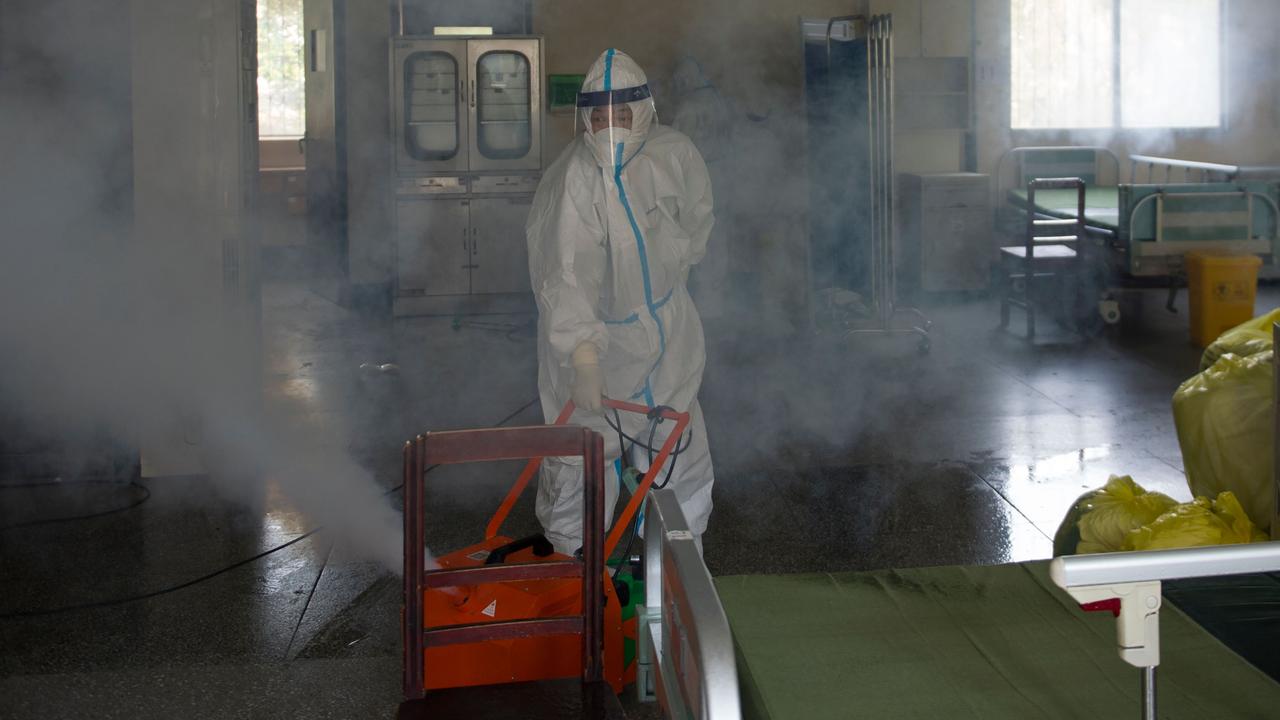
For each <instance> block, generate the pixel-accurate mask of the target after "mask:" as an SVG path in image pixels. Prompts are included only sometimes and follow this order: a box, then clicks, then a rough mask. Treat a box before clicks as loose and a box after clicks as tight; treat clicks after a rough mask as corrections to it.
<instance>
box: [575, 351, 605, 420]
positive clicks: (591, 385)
mask: <svg viewBox="0 0 1280 720" xmlns="http://www.w3.org/2000/svg"><path fill="white" fill-rule="evenodd" d="M603 396H604V371H602V370H601V369H600V356H599V352H598V351H597V350H596V346H595V345H594V344H592V343H589V342H584V343H580V344H579V345H578V347H576V348H574V350H573V405H574V407H576V408H578V409H579V410H582V411H583V412H589V413H598V412H600V410H601V408H602V407H603V403H602V397H603Z"/></svg>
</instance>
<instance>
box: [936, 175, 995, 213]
mask: <svg viewBox="0 0 1280 720" xmlns="http://www.w3.org/2000/svg"><path fill="white" fill-rule="evenodd" d="M988 203H989V198H988V197H987V184H986V183H985V182H971V181H966V182H927V183H925V184H924V187H923V188H921V192H920V206H921V207H922V208H923V209H924V210H926V211H928V210H934V209H947V208H958V209H963V208H975V209H977V208H982V209H984V210H985V209H986V208H987V206H988Z"/></svg>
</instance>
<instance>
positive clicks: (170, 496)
mask: <svg viewBox="0 0 1280 720" xmlns="http://www.w3.org/2000/svg"><path fill="white" fill-rule="evenodd" d="M1276 299H1277V294H1276V293H1274V292H1271V291H1269V290H1266V289H1264V292H1263V296H1262V298H1261V299H1260V301H1259V309H1263V308H1267V307H1271V306H1273V305H1275V304H1276ZM1148 300H1149V301H1148V302H1147V310H1146V313H1145V317H1143V318H1142V321H1141V322H1140V323H1137V324H1136V326H1135V327H1130V328H1127V329H1126V331H1125V332H1124V333H1110V334H1107V335H1104V336H1102V337H1099V338H1096V339H1094V340H1091V341H1089V342H1077V341H1076V340H1075V339H1074V338H1071V337H1070V336H1066V335H1060V336H1059V337H1058V338H1057V339H1056V340H1055V339H1054V338H1053V337H1052V336H1050V337H1048V338H1046V339H1044V340H1041V341H1040V342H1037V343H1036V344H1035V345H1029V344H1027V343H1025V342H1023V341H1022V340H1020V339H1018V338H1016V337H1011V336H1009V335H1006V334H1002V333H998V332H993V331H992V328H993V327H994V325H995V323H996V318H997V312H996V308H995V307H994V305H993V304H992V303H990V302H989V301H970V302H966V303H957V304H953V305H948V306H936V307H930V308H928V311H929V313H930V315H931V316H932V318H933V320H934V324H935V325H934V327H935V338H934V343H933V353H932V354H931V355H930V356H927V357H921V356H918V355H917V354H916V352H915V348H914V344H913V343H911V342H910V341H897V340H891V339H881V338H871V339H862V340H860V341H858V343H857V344H851V343H842V342H838V341H832V340H817V341H815V340H811V339H810V340H805V341H796V340H790V341H785V342H784V341H778V342H773V341H770V340H769V339H767V338H764V337H759V336H757V335H756V334H754V333H752V332H749V331H748V329H747V328H748V327H749V325H750V323H749V319H748V320H746V321H744V322H743V323H742V326H743V327H739V328H737V329H736V330H734V329H729V328H710V335H711V337H712V338H713V339H716V342H714V343H713V345H712V348H713V350H712V352H711V357H710V358H709V363H708V370H707V373H706V380H705V383H704V389H703V394H702V397H703V404H704V408H705V410H706V416H707V421H708V428H709V429H708V432H709V434H710V435H711V442H712V449H713V455H714V458H715V462H716V468H717V483H716V487H715V503H716V509H715V511H714V514H713V516H712V519H711V526H710V529H709V531H708V533H707V535H706V537H705V555H706V561H707V564H708V566H709V567H710V568H711V570H712V571H713V572H714V573H717V574H734V573H781V572H794V571H809V570H852V569H871V568H884V567H904V566H915V565H931V564H963V563H1001V562H1009V561H1018V560H1026V559H1032V558H1043V557H1047V556H1049V555H1050V553H1051V541H1050V538H1051V537H1052V536H1053V533H1054V531H1055V529H1056V527H1057V524H1058V522H1059V520H1060V519H1061V517H1062V514H1063V512H1064V511H1065V510H1066V508H1067V506H1068V505H1069V504H1070V502H1071V501H1072V500H1073V499H1074V498H1075V497H1077V496H1078V495H1079V494H1081V493H1082V492H1084V491H1085V489H1087V488H1090V487H1095V486H1098V485H1100V484H1102V483H1103V482H1105V480H1106V478H1107V476H1108V475H1109V474H1111V473H1128V474H1132V475H1133V476H1134V477H1135V478H1136V479H1137V480H1138V482H1139V483H1141V484H1143V485H1145V486H1147V487H1149V488H1151V489H1159V490H1161V491H1164V492H1166V493H1169V494H1171V495H1173V496H1175V497H1179V498H1186V497H1188V496H1189V494H1188V492H1187V490H1186V487H1185V483H1184V482H1183V478H1182V472H1181V460H1180V455H1179V450H1178V446H1177V442H1176V438H1175V436H1174V431H1173V422H1172V417H1171V415H1170V410H1169V402H1170V397H1171V395H1172V393H1173V391H1174V390H1175V389H1176V387H1177V386H1178V384H1179V382H1181V381H1182V380H1183V379H1185V378H1186V377H1187V376H1189V375H1190V374H1191V373H1193V372H1194V371H1195V369H1196V366H1197V362H1198V353H1197V351H1196V350H1194V349H1193V348H1191V347H1189V346H1188V345H1187V342H1186V330H1185V322H1186V320H1185V316H1184V315H1177V316H1174V315H1168V314H1166V313H1165V312H1164V311H1163V309H1161V305H1162V302H1161V300H1162V298H1156V297H1154V296H1153V297H1151V298H1149V299H1148ZM264 302H265V312H264V316H265V327H266V336H267V346H266V363H265V367H264V376H265V391H266V399H267V406H268V412H269V414H274V415H275V416H276V417H278V418H279V417H283V418H286V419H287V420H289V421H290V422H297V423H311V424H312V425H313V426H315V427H318V428H321V429H323V430H324V431H325V432H328V433H331V435H332V437H334V438H337V439H338V443H337V444H338V445H345V447H346V449H347V450H349V452H350V453H351V454H352V455H353V456H354V458H355V459H356V460H357V461H358V463H359V464H360V465H361V466H363V467H364V468H365V469H366V470H367V471H368V472H369V474H371V475H372V478H373V479H372V482H374V483H376V484H377V486H378V489H379V491H386V490H390V489H391V488H393V487H395V486H396V485H397V484H398V483H399V478H400V446H401V443H402V442H403V441H404V440H405V439H406V438H409V437H410V436H411V435H412V434H413V433H416V432H420V431H423V430H427V429H443V428H460V427H477V426H489V425H492V424H495V423H497V422H499V421H503V420H507V421H508V422H509V423H514V424H521V423H523V424H530V423H536V422H540V420H541V417H540V410H539V408H538V406H537V405H536V404H535V403H532V401H533V400H534V399H535V397H536V388H535V371H536V361H535V357H534V341H533V339H532V336H531V334H530V333H529V332H528V331H527V322H528V318H527V317H500V318H484V320H485V321H486V322H490V323H510V326H509V327H493V326H484V327H479V326H468V325H465V324H464V325H462V326H460V327H455V326H454V325H453V324H452V323H451V320H450V318H417V319H407V320H399V321H394V322H392V321H390V320H369V319H367V318H361V317H358V316H355V315H352V314H350V313H348V312H347V311H345V310H343V309H342V308H340V307H339V306H337V305H335V304H333V303H331V302H329V301H328V300H326V299H324V298H323V297H321V296H319V295H317V294H314V293H312V292H310V291H309V290H307V289H306V288H305V287H303V286H300V285H277V286H271V287H269V288H268V289H267V291H266V294H265V301H264ZM1046 324H1047V323H1046ZM1014 326H1015V327H1020V323H1018V322H1016V321H1015V323H1014ZM1045 330H1046V331H1052V330H1053V328H1052V327H1051V326H1050V327H1048V328H1045ZM726 338H728V339H726ZM388 363H390V364H393V365H394V366H395V367H382V368H379V367H375V366H383V365H385V364H388ZM362 365H364V366H365V367H362ZM514 475H515V470H514V468H512V467H502V468H497V469H490V470H488V471H487V472H476V471H474V470H468V469H459V468H453V469H450V470H448V471H441V472H439V473H434V474H433V475H432V476H431V487H430V489H429V492H428V497H427V503H428V507H429V508H430V512H431V515H430V517H431V520H430V527H429V535H428V543H429V545H430V546H431V547H432V548H435V549H450V548H456V547H460V546H463V545H465V544H468V543H470V542H473V541H475V540H476V539H478V537H479V535H480V533H481V530H482V525H483V523H484V521H485V519H486V518H487V516H488V514H489V513H490V512H491V511H492V509H493V508H494V507H495V506H496V504H497V502H498V499H499V498H500V497H501V494H502V493H503V491H504V490H505V488H506V486H507V483H508V482H509V481H510V479H512V478H514ZM140 485H141V486H142V487H144V488H145V490H146V491H149V492H150V493H151V496H150V497H149V498H148V499H147V500H146V501H145V502H143V503H142V504H140V505H138V506H137V507H136V508H133V509H130V510H127V511H124V512H120V513H115V514H112V515H105V516H102V517H97V518H91V519H86V520H81V521H76V522H66V523H55V524H46V525H39V526H33V527H27V528H22V529H9V530H4V529H0V587H3V588H4V592H3V594H2V596H0V717H5V718H47V717H71V716H77V715H81V714H86V713H88V712H92V714H94V715H95V716H99V717H121V718H126V717H127V718H150V717H157V718H158V717H209V718H215V717H216V718H235V717H244V718H249V717H254V718H256V717H273V718H274V717H307V718H320V717H335V718H340V717H342V718H346V717H390V716H391V714H392V712H393V709H394V707H395V704H396V702H397V700H398V692H399V690H398V685H399V674H398V673H399V666H400V657H399V652H400V651H399V639H398V632H399V602H400V601H399V585H398V580H397V578H396V577H395V576H394V575H393V574H392V573H390V572H389V571H387V570H386V569H384V568H383V567H382V566H380V565H379V564H377V563H375V562H370V561H368V560H365V559H363V558H361V557H359V556H358V555H357V554H356V553H355V552H354V551H353V550H352V546H351V544H350V543H349V542H347V541H346V540H345V539H344V536H343V535H342V534H341V532H337V533H335V532H334V531H332V530H325V531H321V532H319V533H317V534H314V535H306V533H307V532H308V531H310V530H312V529H313V528H314V527H315V526H316V522H315V521H314V520H313V519H312V518H310V517H308V516H306V515H304V514H302V513H301V512H299V511H297V510H295V509H294V505H295V502H294V501H292V500H291V499H290V498H288V497H287V496H286V495H285V494H284V493H282V492H279V491H278V489H277V488H260V489H259V490H258V491H257V493H256V495H254V496H252V499H253V501H252V502H245V501H243V498H242V500H241V501H240V502H228V501H227V500H226V499H225V497H224V496H223V495H221V494H219V493H218V492H215V491H214V489H213V488H212V487H211V485H210V483H209V482H208V481H207V480H206V479H204V478H201V477H185V478H166V479H156V480H145V481H142V482H141V483H140ZM55 490H56V492H55ZM55 490H51V489H49V488H29V489H22V490H18V489H9V490H7V491H6V494H5V498H4V503H3V505H0V527H3V526H7V525H10V524H12V523H14V522H25V521H27V520H29V519H30V518H32V517H37V518H39V517H47V516H53V515H68V514H79V513H90V512H94V511H95V510H100V509H105V508H110V507H114V506H117V505H125V504H129V503H131V502H133V501H135V500H137V499H139V498H140V497H141V496H142V493H143V490H142V489H141V488H139V487H136V486H117V485H105V486H104V485H92V486H88V485H87V486H83V487H78V488H72V487H63V488H60V489H55ZM315 492H316V493H317V494H321V493H323V492H327V491H326V490H324V489H323V488H319V487H318V488H317V489H316V490H315ZM41 493H44V494H43V495H42V494H41ZM388 498H389V499H388V501H389V502H398V500H395V498H396V495H395V494H394V493H390V494H389V495H388ZM40 513H45V515H40ZM513 522H514V523H515V526H514V527H513V531H514V532H520V531H522V530H532V529H533V528H534V527H535V521H534V520H533V519H532V511H531V503H529V502H526V503H523V504H522V505H520V506H519V507H518V510H517V516H516V517H515V518H514V520H513ZM385 530H386V529H385V528H381V529H379V528H360V527H355V528H346V531H347V532H348V535H347V536H346V537H350V534H351V533H362V532H366V531H368V532H382V531H385ZM290 541H296V542H295V543H294V544H292V545H289V546H288V547H286V548H284V549H281V550H278V551H276V552H272V553H270V554H268V555H266V556H264V557H261V558H259V559H254V560H252V561H249V562H243V564H239V565H237V566H235V567H234V568H233V569H230V570H228V571H226V572H221V573H218V574H216V575H211V576H210V577H208V578H207V579H204V580H201V581H199V582H196V583H193V584H191V585H190V586H189V587H184V588H182V589H178V590H176V591H173V592H166V593H163V594H159V595H157V596H155V597H151V598H148V599H142V600H134V601H129V602H123V603H118V604H110V603H102V606H95V607H89V608H81V609H70V610H64V611H60V612H57V610H58V609H59V608H64V607H65V606H79V605H82V604H95V603H99V602H100V601H110V600H113V599H119V598H128V597H130V596H135V595H142V594H146V593H150V592H153V591H157V590H161V589H165V588H170V587H173V586H176V585H179V584H182V583H185V582H188V581H192V580H196V579H199V578H202V577H203V576H206V575H210V574H212V573H216V572H217V571H219V570H220V569H224V568H227V567H228V566H231V565H233V564H235V563H238V562H241V561H244V560H247V559H250V558H253V557H254V556H255V555H257V554H259V553H262V552H264V551H267V550H270V549H272V548H274V547H277V546H279V545H281V544H283V543H287V542H290ZM49 611H55V612H49ZM632 711H633V713H640V714H644V713H651V712H652V711H651V710H646V709H637V708H635V707H633V708H632Z"/></svg>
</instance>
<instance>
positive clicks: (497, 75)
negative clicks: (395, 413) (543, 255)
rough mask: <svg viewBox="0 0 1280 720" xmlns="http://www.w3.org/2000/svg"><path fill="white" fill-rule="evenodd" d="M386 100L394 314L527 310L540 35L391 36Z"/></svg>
mask: <svg viewBox="0 0 1280 720" xmlns="http://www.w3.org/2000/svg"><path fill="white" fill-rule="evenodd" d="M391 95H392V98H391V103H392V114H391V117H392V123H393V127H392V138H393V141H394V144H395V148H394V151H393V152H394V162H393V166H394V171H395V179H394V186H395V203H394V208H395V248H396V272H395V304H394V308H395V314H396V315H418V314H436V313H450V314H451V313H459V312H500V311H510V310H517V309H520V310H523V309H528V308H530V307H531V306H532V305H531V295H530V287H529V269H528V254H527V250H526V248H525V237H524V223H525V220H526V219H527V217H528V214H529V208H530V205H531V203H532V200H533V192H534V190H536V189H537V186H538V179H539V177H540V172H541V168H542V42H541V39H539V38H536V37H492V36H487V37H472V38H436V37H430V38H425V37H397V38H394V39H393V41H392V47H391Z"/></svg>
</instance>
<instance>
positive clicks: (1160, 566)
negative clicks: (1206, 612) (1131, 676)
mask: <svg viewBox="0 0 1280 720" xmlns="http://www.w3.org/2000/svg"><path fill="white" fill-rule="evenodd" d="M1276 571H1280V542H1264V543H1253V544H1248V545H1222V546H1216V547H1196V548H1180V549H1177V550H1150V551H1145V552H1121V553H1101V554H1097V555H1074V556H1070V557H1060V558H1054V560H1053V562H1052V563H1050V564H1049V577H1051V578H1053V581H1054V582H1055V583H1057V585H1058V586H1059V587H1061V588H1062V589H1063V590H1066V591H1067V593H1068V594H1070V595H1071V597H1072V598H1074V599H1075V600H1076V602H1078V603H1080V606H1081V607H1082V608H1084V609H1085V610H1107V611H1110V612H1112V613H1114V614H1115V616H1116V650H1117V651H1118V652H1119V653H1120V659H1122V660H1124V661H1125V662H1127V663H1129V664H1130V665H1133V666H1134V667H1137V668H1140V669H1141V670H1142V685H1141V689H1142V717H1143V718H1144V720H1155V718H1156V666H1157V665H1159V664H1160V605H1161V604H1162V598H1161V595H1160V583H1161V582H1162V581H1164V580H1177V579H1180V578H1197V577H1215V576H1221V575H1240V574H1244V573H1260V572H1276Z"/></svg>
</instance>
